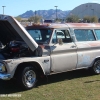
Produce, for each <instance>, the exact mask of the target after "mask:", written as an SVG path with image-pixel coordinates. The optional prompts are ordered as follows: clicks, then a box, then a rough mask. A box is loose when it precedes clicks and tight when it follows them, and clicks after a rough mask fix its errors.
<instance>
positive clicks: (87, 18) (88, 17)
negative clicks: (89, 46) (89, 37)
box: [83, 16, 98, 23]
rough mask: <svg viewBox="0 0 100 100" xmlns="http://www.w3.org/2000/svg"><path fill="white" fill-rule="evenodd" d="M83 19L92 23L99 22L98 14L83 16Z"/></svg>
mask: <svg viewBox="0 0 100 100" xmlns="http://www.w3.org/2000/svg"><path fill="white" fill-rule="evenodd" d="M83 21H84V22H89V23H90V22H91V23H93V22H94V23H97V22H98V18H97V16H92V17H91V16H85V17H84V18H83Z"/></svg>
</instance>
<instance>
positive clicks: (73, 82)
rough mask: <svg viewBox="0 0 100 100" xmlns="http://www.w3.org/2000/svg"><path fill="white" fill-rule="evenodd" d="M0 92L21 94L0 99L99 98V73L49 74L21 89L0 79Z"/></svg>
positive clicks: (81, 99) (95, 99) (67, 99)
mask: <svg viewBox="0 0 100 100" xmlns="http://www.w3.org/2000/svg"><path fill="white" fill-rule="evenodd" d="M0 94H21V97H19V98H18V97H0V100H12V99H14V100H100V75H92V74H91V73H89V71H87V70H78V71H72V72H66V73H61V74H56V75H51V76H49V77H48V81H47V80H46V79H42V80H41V81H39V82H38V85H37V87H36V88H33V89H31V90H27V91H22V90H21V88H20V87H18V86H17V85H16V84H15V83H13V82H11V81H0Z"/></svg>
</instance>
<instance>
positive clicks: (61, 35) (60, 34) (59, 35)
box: [52, 30, 72, 43]
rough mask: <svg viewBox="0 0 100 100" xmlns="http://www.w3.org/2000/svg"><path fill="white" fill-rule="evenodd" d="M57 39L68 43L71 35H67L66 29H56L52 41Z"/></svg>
mask: <svg viewBox="0 0 100 100" xmlns="http://www.w3.org/2000/svg"><path fill="white" fill-rule="evenodd" d="M58 40H61V41H62V42H63V43H69V42H72V40H71V37H70V35H69V31H68V30H56V31H55V33H54V35H53V39H52V42H53V43H55V42H57V41H58Z"/></svg>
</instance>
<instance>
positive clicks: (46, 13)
mask: <svg viewBox="0 0 100 100" xmlns="http://www.w3.org/2000/svg"><path fill="white" fill-rule="evenodd" d="M70 11H71V10H68V11H62V10H59V9H57V18H65V17H66V16H67V15H68V14H69V12H70ZM34 15H35V11H32V10H29V11H26V12H25V13H23V14H21V15H19V16H20V17H21V18H30V17H32V16H34ZM36 15H39V16H42V17H43V18H44V19H55V18H56V10H53V9H50V10H37V11H36Z"/></svg>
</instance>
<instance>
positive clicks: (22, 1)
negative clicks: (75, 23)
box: [0, 0, 100, 16]
mask: <svg viewBox="0 0 100 100" xmlns="http://www.w3.org/2000/svg"><path fill="white" fill-rule="evenodd" d="M91 2H95V3H100V0H0V14H2V13H3V7H2V6H6V7H4V13H5V14H6V15H11V16H18V15H20V14H22V13H24V12H26V11H28V10H33V11H35V10H48V9H55V7H54V6H58V7H57V9H61V10H63V11H65V10H72V9H74V8H75V7H77V6H79V5H81V4H84V3H91Z"/></svg>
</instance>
